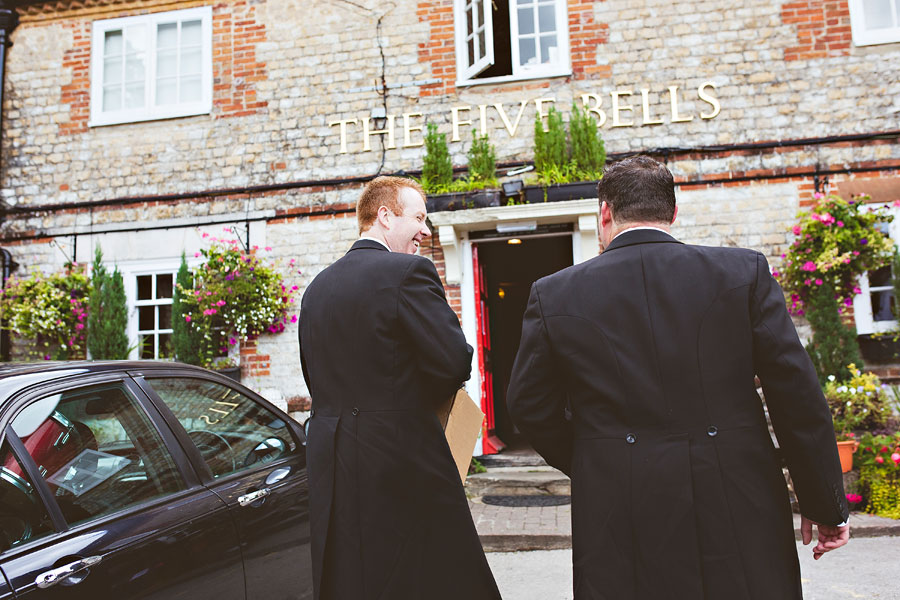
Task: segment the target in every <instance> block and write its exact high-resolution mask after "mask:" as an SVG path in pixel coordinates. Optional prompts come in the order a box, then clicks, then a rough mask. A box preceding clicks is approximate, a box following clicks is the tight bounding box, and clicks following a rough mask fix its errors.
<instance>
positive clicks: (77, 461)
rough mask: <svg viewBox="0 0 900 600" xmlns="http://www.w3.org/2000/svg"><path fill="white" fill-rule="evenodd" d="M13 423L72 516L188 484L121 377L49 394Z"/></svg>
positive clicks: (109, 508) (100, 511)
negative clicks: (114, 380) (111, 381)
mask: <svg viewBox="0 0 900 600" xmlns="http://www.w3.org/2000/svg"><path fill="white" fill-rule="evenodd" d="M13 427H14V428H15V430H16V432H17V433H18V434H19V437H21V438H22V441H23V442H24V443H25V447H26V448H27V449H28V451H29V454H31V457H32V458H33V459H34V461H35V462H36V463H37V464H38V465H40V469H41V472H42V473H46V475H45V476H44V477H45V479H46V481H47V484H48V485H49V486H50V490H51V491H52V492H53V494H54V495H55V496H56V501H57V502H58V504H59V507H60V509H61V510H62V512H63V515H64V516H65V518H66V520H67V521H68V522H69V523H70V524H75V523H80V522H82V521H86V520H88V519H91V518H94V517H98V516H100V515H105V514H109V513H112V512H116V511H118V510H121V509H123V508H126V507H128V506H132V505H134V504H137V503H140V502H144V501H147V500H152V499H153V498H157V497H160V496H163V495H165V494H169V493H172V492H177V491H178V490H181V489H184V482H183V481H182V480H181V476H180V475H179V474H178V471H177V470H176V468H175V463H174V461H173V460H172V457H171V455H170V454H169V451H168V450H167V449H166V447H165V445H164V444H163V441H162V439H161V438H160V437H159V435H158V434H157V432H156V430H155V429H154V428H153V425H152V424H151V422H150V419H149V418H148V417H147V415H146V414H145V413H144V411H143V409H142V408H141V407H140V405H138V403H137V401H136V400H135V399H134V398H133V397H132V396H131V394H130V392H128V391H127V389H126V388H125V387H124V385H122V384H120V383H113V384H104V385H98V386H92V387H87V388H81V389H76V390H71V391H66V392H63V393H61V394H56V395H53V396H49V397H47V398H43V399H41V400H39V401H37V402H35V403H34V404H32V405H30V406H29V407H28V408H27V409H26V410H24V411H23V412H21V413H19V415H18V416H17V417H16V418H15V420H14V421H13Z"/></svg>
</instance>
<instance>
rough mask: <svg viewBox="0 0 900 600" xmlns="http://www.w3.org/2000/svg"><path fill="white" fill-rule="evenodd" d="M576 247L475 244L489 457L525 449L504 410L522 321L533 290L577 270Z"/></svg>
mask: <svg viewBox="0 0 900 600" xmlns="http://www.w3.org/2000/svg"><path fill="white" fill-rule="evenodd" d="M473 242H474V240H473ZM572 243H573V240H572V235H571V234H568V235H554V236H521V237H517V238H513V239H503V240H491V241H482V242H477V243H473V259H474V263H475V280H476V284H475V290H476V315H477V318H478V346H479V347H478V354H479V364H480V368H481V371H482V372H481V379H482V409H483V410H484V412H485V415H486V419H485V421H486V423H485V431H484V435H483V440H482V444H483V445H482V449H483V451H484V453H485V454H493V453H495V452H498V451H500V450H502V449H504V448H507V449H508V450H510V451H512V450H515V449H520V448H523V447H527V442H525V441H524V439H523V438H522V436H521V435H520V434H519V432H518V431H517V430H516V428H515V426H514V425H513V423H512V421H511V420H510V418H509V413H508V412H507V410H506V390H507V388H508V387H509V379H510V375H511V374H512V367H513V362H514V361H515V358H516V352H518V350H519V340H520V338H521V336H522V317H523V316H524V314H525V308H526V305H527V304H528V295H529V293H530V291H531V284H532V283H534V282H535V281H536V280H538V279H540V278H541V277H544V276H546V275H550V274H552V273H555V272H557V271H559V270H560V269H564V268H565V267H568V266H571V265H572V264H573V252H572Z"/></svg>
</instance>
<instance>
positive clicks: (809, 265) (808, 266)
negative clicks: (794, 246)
mask: <svg viewBox="0 0 900 600" xmlns="http://www.w3.org/2000/svg"><path fill="white" fill-rule="evenodd" d="M800 270H801V271H809V272H813V271H815V270H816V263H814V262H813V261H811V260H808V261H806V262H805V263H803V266H802V267H800Z"/></svg>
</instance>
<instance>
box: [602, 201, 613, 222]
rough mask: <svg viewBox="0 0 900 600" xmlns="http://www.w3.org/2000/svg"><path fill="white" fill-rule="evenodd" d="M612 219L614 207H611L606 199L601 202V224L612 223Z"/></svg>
mask: <svg viewBox="0 0 900 600" xmlns="http://www.w3.org/2000/svg"><path fill="white" fill-rule="evenodd" d="M612 220H613V216H612V209H611V208H610V207H609V204H607V203H606V200H604V201H603V202H601V203H600V224H601V225H603V226H606V225H609V224H610V223H612Z"/></svg>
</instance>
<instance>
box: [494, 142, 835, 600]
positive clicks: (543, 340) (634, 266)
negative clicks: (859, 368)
mask: <svg viewBox="0 0 900 600" xmlns="http://www.w3.org/2000/svg"><path fill="white" fill-rule="evenodd" d="M599 199H600V201H601V206H600V229H601V240H602V242H603V245H604V246H605V250H604V252H603V253H602V254H601V255H600V256H598V257H596V258H593V259H591V260H589V261H587V262H585V263H582V264H580V265H577V266H573V267H570V268H568V269H565V270H563V271H560V272H558V273H556V274H554V275H551V276H549V277H545V278H543V279H540V280H539V281H537V282H536V283H535V284H534V286H533V287H532V289H531V297H530V300H529V303H528V308H527V311H526V313H525V320H524V325H523V329H522V341H521V345H520V347H519V353H518V356H517V358H516V362H515V367H514V369H513V375H512V383H511V384H510V387H509V393H508V403H509V412H510V415H511V416H512V418H513V420H514V421H515V423H516V424H517V425H518V427H519V428H520V430H521V431H522V432H523V433H525V435H526V436H527V437H528V438H529V439H530V440H531V442H532V444H533V445H534V447H535V449H536V450H537V451H538V452H540V453H541V454H542V455H543V456H544V458H546V460H547V462H548V463H550V464H551V465H553V466H555V467H557V468H559V469H561V470H562V471H563V472H565V473H567V474H569V475H570V476H571V479H572V537H573V540H572V543H573V563H574V587H575V598H576V600H589V599H600V598H604V599H606V598H610V599H615V600H664V599H672V600H692V599H701V598H702V599H705V600H751V599H752V600H773V599H775V598H778V599H788V598H790V599H794V598H800V597H801V586H800V570H799V564H798V560H797V551H796V548H795V545H794V535H793V525H792V516H791V507H790V503H789V501H788V494H787V490H786V487H785V481H784V477H783V476H782V471H781V465H780V463H779V458H778V456H777V454H776V451H775V448H774V446H773V444H772V441H771V438H770V436H769V432H768V428H767V425H766V419H765V415H764V411H763V406H762V403H761V401H760V398H759V396H758V394H757V393H756V384H755V382H754V377H755V376H758V377H759V380H760V381H761V382H762V387H763V392H764V394H765V399H766V404H767V406H768V409H769V414H770V416H771V419H772V424H773V426H774V428H775V434H776V436H777V438H778V441H779V445H780V447H781V451H782V453H783V456H784V458H785V460H786V462H787V465H788V468H789V470H790V473H791V476H792V479H793V482H794V489H795V491H796V493H797V497H798V499H799V502H800V510H801V512H802V515H803V518H802V525H801V528H802V530H803V537H804V543H809V541H810V540H811V537H812V531H811V529H812V525H814V524H817V525H818V543H817V544H816V546H815V547H814V549H813V554H814V556H815V558H819V557H820V556H821V555H822V554H823V553H825V552H828V551H830V550H833V549H835V548H837V547H840V546H842V545H843V544H844V543H846V541H847V539H848V537H849V527H848V526H847V525H846V520H847V517H848V512H847V501H846V498H845V496H844V489H843V483H842V480H841V469H840V467H839V463H838V456H837V448H836V445H835V438H834V431H833V429H832V422H831V415H830V413H829V410H828V406H827V404H826V402H825V398H824V397H823V395H822V391H821V389H820V387H819V383H818V381H817V378H816V373H815V371H814V369H813V366H812V364H811V362H810V360H809V357H808V356H807V354H806V351H805V350H804V349H803V346H802V345H801V344H800V341H799V339H798V337H797V333H796V330H795V328H794V325H793V323H792V322H791V319H790V317H789V316H788V313H787V310H786V308H785V302H784V295H783V293H782V291H781V288H780V287H779V286H778V284H777V283H776V282H775V280H774V279H773V278H772V275H771V274H770V272H769V266H768V264H767V263H766V259H765V257H763V255H762V254H760V253H758V252H754V251H751V250H743V249H739V248H709V247H701V246H689V245H685V244H682V243H680V242H679V241H678V240H676V239H675V238H673V237H672V236H671V235H670V234H669V226H670V225H671V223H672V222H673V221H674V220H675V215H676V212H677V210H676V207H675V191H674V185H673V180H672V175H671V173H670V172H669V170H668V169H666V168H665V166H663V165H661V164H659V163H658V162H656V161H654V160H652V159H650V158H647V157H634V158H629V159H625V160H622V161H620V162H618V163H616V164H614V165H612V166H611V167H610V168H609V169H608V170H607V172H606V174H605V175H604V177H603V179H602V180H601V181H600V184H599Z"/></svg>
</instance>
